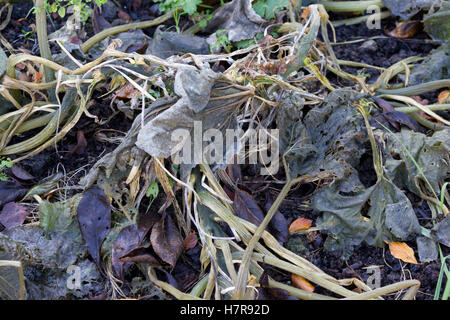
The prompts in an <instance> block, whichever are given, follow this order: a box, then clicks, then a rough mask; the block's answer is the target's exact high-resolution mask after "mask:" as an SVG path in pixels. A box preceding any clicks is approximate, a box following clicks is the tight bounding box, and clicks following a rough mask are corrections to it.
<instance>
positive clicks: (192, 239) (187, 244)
mask: <svg viewBox="0 0 450 320" xmlns="http://www.w3.org/2000/svg"><path fill="white" fill-rule="evenodd" d="M197 242H198V240H197V235H196V234H195V232H194V231H192V232H191V233H190V234H188V235H187V237H186V238H185V239H184V251H188V250H189V249H192V248H195V246H196V245H197Z"/></svg>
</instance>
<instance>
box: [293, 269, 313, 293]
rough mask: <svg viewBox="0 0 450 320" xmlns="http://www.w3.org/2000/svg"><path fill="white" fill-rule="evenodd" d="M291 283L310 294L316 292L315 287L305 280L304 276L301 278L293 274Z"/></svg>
mask: <svg viewBox="0 0 450 320" xmlns="http://www.w3.org/2000/svg"><path fill="white" fill-rule="evenodd" d="M291 281H292V284H293V285H294V286H295V287H297V288H299V289H302V290H305V291H308V292H314V289H315V288H314V286H313V285H312V284H311V283H310V282H309V281H308V280H306V279H305V278H303V277H302V276H299V275H298V274H295V273H293V274H292V275H291Z"/></svg>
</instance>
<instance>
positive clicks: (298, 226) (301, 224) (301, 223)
mask: <svg viewBox="0 0 450 320" xmlns="http://www.w3.org/2000/svg"><path fill="white" fill-rule="evenodd" d="M311 225H312V220H309V219H306V218H298V219H296V220H295V221H294V222H292V223H291V225H290V226H289V233H294V232H296V231H299V230H305V229H308V228H309V227H311Z"/></svg>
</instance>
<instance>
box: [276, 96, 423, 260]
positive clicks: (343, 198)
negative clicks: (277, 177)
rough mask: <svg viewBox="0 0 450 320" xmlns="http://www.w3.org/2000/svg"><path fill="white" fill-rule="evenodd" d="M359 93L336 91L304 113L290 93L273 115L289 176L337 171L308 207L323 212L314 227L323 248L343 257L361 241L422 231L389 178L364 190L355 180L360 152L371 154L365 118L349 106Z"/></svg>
mask: <svg viewBox="0 0 450 320" xmlns="http://www.w3.org/2000/svg"><path fill="white" fill-rule="evenodd" d="M361 97H362V96H361V94H359V93H357V92H355V91H351V90H336V91H335V92H333V93H332V94H330V96H329V97H328V98H327V100H326V101H325V102H324V103H323V104H322V105H320V106H318V107H315V108H313V109H312V110H309V111H308V113H307V114H306V116H304V117H303V114H302V109H303V108H304V107H303V104H302V100H301V99H299V98H298V97H295V96H291V97H289V98H288V99H285V102H284V103H283V104H282V106H281V108H280V112H279V114H278V118H277V121H278V127H279V128H280V130H281V131H282V132H280V137H281V141H280V146H281V153H282V154H285V158H286V161H287V164H288V166H289V169H290V171H291V175H293V176H297V175H302V174H314V173H315V172H318V171H321V170H331V171H332V172H333V173H334V175H335V179H334V181H333V183H332V184H331V185H329V186H327V187H324V188H322V189H321V190H319V191H318V192H317V193H316V194H315V195H314V196H313V198H312V203H311V207H312V208H313V209H314V210H315V211H316V212H317V213H320V215H321V216H320V217H319V219H318V221H317V225H318V227H319V228H321V229H323V230H326V231H327V232H328V233H329V236H328V238H327V240H326V242H325V248H326V249H328V250H343V256H344V257H345V256H348V255H350V254H351V252H352V250H353V248H354V247H355V246H357V245H359V244H361V243H362V242H366V243H368V244H369V245H373V246H380V247H381V246H383V245H384V240H389V241H396V240H402V241H405V240H410V239H411V238H413V237H414V236H415V235H417V234H418V233H419V232H420V225H419V223H418V220H417V218H416V215H415V213H414V210H413V208H412V205H411V203H410V201H409V200H408V198H407V197H406V196H405V194H404V193H403V192H402V191H401V190H400V189H399V188H398V187H397V186H396V185H395V184H394V183H392V182H391V181H390V180H389V178H388V177H384V176H382V177H380V178H379V179H378V180H377V182H376V183H375V185H373V186H370V187H368V188H365V187H364V186H363V184H362V183H361V181H360V180H359V176H358V171H357V169H356V168H358V166H359V164H360V161H361V157H362V156H363V154H365V153H366V152H371V149H370V147H369V146H370V144H369V138H368V135H367V129H366V127H365V124H364V120H363V117H362V116H361V114H359V113H358V112H357V109H356V107H355V106H354V105H352V102H353V101H357V100H359V99H360V98H361ZM408 132H411V131H409V130H408ZM412 133H413V132H412Z"/></svg>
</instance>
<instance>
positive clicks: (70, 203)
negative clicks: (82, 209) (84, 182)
mask: <svg viewBox="0 0 450 320" xmlns="http://www.w3.org/2000/svg"><path fill="white" fill-rule="evenodd" d="M80 200H81V195H80V194H77V195H75V196H73V197H72V198H70V199H67V200H66V201H61V202H48V201H42V202H41V203H39V221H40V226H41V227H42V228H43V229H44V230H45V231H47V232H48V231H55V232H58V233H60V234H63V233H65V232H67V231H68V230H69V229H70V227H71V225H72V222H73V220H74V219H73V218H74V217H75V210H76V207H77V205H78V204H79V202H80Z"/></svg>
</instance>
